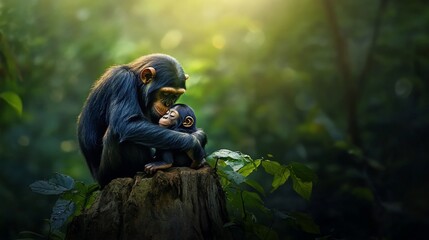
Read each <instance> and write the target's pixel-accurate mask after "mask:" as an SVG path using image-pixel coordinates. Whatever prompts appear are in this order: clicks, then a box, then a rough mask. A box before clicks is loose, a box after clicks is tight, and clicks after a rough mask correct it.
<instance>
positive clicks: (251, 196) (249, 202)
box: [242, 190, 267, 212]
mask: <svg viewBox="0 0 429 240" xmlns="http://www.w3.org/2000/svg"><path fill="white" fill-rule="evenodd" d="M242 197H243V201H244V205H245V206H246V208H254V209H260V210H262V211H263V212H267V208H266V207H265V206H264V201H262V199H261V197H260V196H259V194H257V193H254V192H249V191H245V190H243V192H242Z"/></svg>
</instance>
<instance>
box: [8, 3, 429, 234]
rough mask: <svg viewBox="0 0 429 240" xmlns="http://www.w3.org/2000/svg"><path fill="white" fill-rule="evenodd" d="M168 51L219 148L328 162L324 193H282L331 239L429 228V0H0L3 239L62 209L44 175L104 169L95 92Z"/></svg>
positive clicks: (275, 202)
mask: <svg viewBox="0 0 429 240" xmlns="http://www.w3.org/2000/svg"><path fill="white" fill-rule="evenodd" d="M154 52H162V53H167V54H170V55H172V56H174V57H175V58H177V59H178V60H179V61H180V62H181V63H182V65H183V67H184V69H185V71H186V73H188V74H189V75H190V76H191V78H190V80H188V92H187V93H186V94H185V95H184V96H183V97H182V98H181V99H180V100H179V102H183V103H187V104H189V105H191V106H192V107H193V108H194V109H195V110H196V114H197V116H198V118H199V119H198V123H199V127H201V128H203V129H204V130H205V131H206V132H207V134H208V137H209V144H208V147H207V152H208V153H211V152H213V151H215V150H218V149H221V148H227V149H231V150H237V151H241V152H243V153H246V154H249V155H251V156H252V157H254V158H260V157H271V156H272V157H271V158H272V159H275V160H277V161H279V162H281V163H284V164H286V163H290V162H301V163H304V164H306V165H307V166H309V167H310V168H312V169H313V170H314V171H315V172H316V173H317V175H318V182H317V183H316V184H315V186H314V190H313V195H312V198H311V200H310V201H309V202H305V201H303V200H302V199H300V198H299V197H298V196H297V195H296V194H294V193H293V191H292V190H291V187H288V186H285V187H282V188H280V189H278V190H277V191H276V192H274V193H273V194H272V195H271V196H270V197H269V198H267V199H265V201H266V204H267V205H269V206H270V207H274V208H277V209H285V210H288V211H290V210H299V211H304V212H308V213H309V214H311V215H312V216H313V218H314V220H315V221H316V222H317V223H318V224H319V226H320V228H321V232H322V235H321V236H330V237H331V238H332V239H370V238H372V239H417V238H419V237H418V236H427V229H428V227H429V219H428V216H429V191H428V190H427V189H428V186H429V174H428V173H427V172H428V170H429V159H428V148H429V147H428V146H429V125H428V124H429V4H428V2H427V1H424V0H420V1H419V0H408V1H401V0H390V1H389V0H341V1H340V0H295V1H293V0H253V1H245V0H205V1H198V0H183V1H167V0H158V1H144V0H123V1H116V0H115V1H114V0H106V1H85V0H62V1H59V0H25V1H24V0H0V159H1V162H0V199H1V207H0V238H1V239H13V238H16V237H17V236H18V233H19V232H20V231H22V230H33V231H38V230H39V229H41V228H42V225H43V219H45V218H49V216H50V212H51V207H52V205H53V202H54V201H55V199H54V198H52V199H51V198H46V197H44V196H41V195H37V194H35V193H32V192H31V191H30V189H29V188H28V185H29V184H30V183H32V182H34V181H36V180H40V179H47V178H48V177H50V176H51V175H52V174H53V173H54V172H60V173H64V174H68V175H70V176H72V177H73V178H75V179H78V180H82V181H84V182H86V183H90V182H92V181H93V180H92V179H91V177H90V174H89V171H88V169H87V167H86V164H85V162H84V159H83V156H82V155H81V154H80V152H79V149H78V145H77V141H76V118H77V116H78V114H79V112H80V109H81V107H82V105H83V102H84V100H85V98H86V96H87V94H88V92H89V89H90V87H91V85H92V84H93V82H94V81H95V80H96V79H97V78H98V77H99V76H100V75H101V74H102V73H103V71H104V70H105V69H106V68H107V67H109V66H111V65H115V64H122V63H128V62H130V61H131V60H133V59H135V58H137V57H139V56H141V55H145V54H148V53H154ZM21 101H22V111H21V110H20V102H21ZM260 181H261V182H263V181H264V179H260ZM289 185H290V184H289ZM279 229H280V233H281V234H282V236H283V237H282V238H283V239H287V238H288V237H291V236H292V234H291V232H290V231H289V230H288V229H287V228H282V227H279ZM422 234H424V235H422ZM307 237H310V238H316V237H319V236H307Z"/></svg>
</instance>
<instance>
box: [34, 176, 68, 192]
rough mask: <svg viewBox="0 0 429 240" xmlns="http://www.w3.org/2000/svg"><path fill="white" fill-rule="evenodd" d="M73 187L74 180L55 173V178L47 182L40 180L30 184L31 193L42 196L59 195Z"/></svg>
mask: <svg viewBox="0 0 429 240" xmlns="http://www.w3.org/2000/svg"><path fill="white" fill-rule="evenodd" d="M73 187H74V179H73V178H71V177H69V176H67V175H63V174H60V173H56V174H55V176H54V177H53V178H51V179H49V180H48V181H44V180H41V181H36V182H34V183H32V184H30V188H31V190H32V191H33V192H36V193H40V194H44V195H59V194H62V193H64V192H66V191H69V190H71V189H73Z"/></svg>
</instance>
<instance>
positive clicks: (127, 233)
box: [66, 167, 230, 240]
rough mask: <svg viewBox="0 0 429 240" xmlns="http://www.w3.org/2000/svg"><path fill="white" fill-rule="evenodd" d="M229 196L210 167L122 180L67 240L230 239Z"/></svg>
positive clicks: (73, 226) (79, 218) (77, 219)
mask: <svg viewBox="0 0 429 240" xmlns="http://www.w3.org/2000/svg"><path fill="white" fill-rule="evenodd" d="M227 218H228V216H227V211H226V207H225V195H224V192H223V190H222V188H221V186H220V184H219V181H218V178H217V176H216V174H215V173H214V172H213V170H212V169H211V168H210V167H204V168H201V169H199V170H193V169H189V168H170V169H168V170H165V171H158V172H157V173H156V174H155V175H154V176H153V177H145V176H144V174H137V175H136V176H135V177H134V178H118V179H115V180H113V181H112V182H111V183H109V184H108V185H107V186H106V187H105V188H104V189H103V190H102V191H101V193H100V194H99V195H98V196H97V198H96V200H95V203H94V204H93V205H92V206H91V207H90V208H89V209H88V210H87V211H86V212H85V213H83V214H81V215H79V216H77V217H75V218H74V219H73V220H72V222H71V223H70V224H69V226H68V231H67V236H66V239H152V240H156V239H159V240H166V239H229V238H230V237H229V234H228V233H227V231H226V230H225V228H224V227H223V225H224V224H225V223H226V221H227Z"/></svg>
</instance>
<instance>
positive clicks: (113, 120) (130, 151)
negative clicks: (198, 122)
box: [77, 54, 205, 187]
mask: <svg viewBox="0 0 429 240" xmlns="http://www.w3.org/2000/svg"><path fill="white" fill-rule="evenodd" d="M146 67H153V68H155V70H156V77H155V79H154V80H153V81H151V82H150V83H148V84H143V83H142V81H141V80H140V72H141V71H143V69H145V68H146ZM162 87H182V88H185V75H184V72H183V70H182V67H181V66H180V64H179V63H178V62H177V61H176V60H175V59H174V58H172V57H170V56H168V55H163V54H153V55H147V56H143V57H141V58H139V59H137V60H135V61H134V62H132V63H130V64H126V65H121V66H115V67H111V68H109V69H108V70H107V71H106V72H105V73H104V75H103V76H102V77H101V78H100V79H99V80H98V81H97V82H96V83H95V85H94V87H93V88H92V90H91V92H90V94H89V96H88V98H87V100H86V102H85V105H84V107H83V109H82V112H81V114H80V115H79V118H78V128H77V132H78V139H79V145H80V148H81V151H82V153H83V155H84V156H85V158H86V161H87V164H88V166H89V169H90V170H91V174H92V176H93V177H94V178H95V179H96V180H97V181H98V182H99V183H100V185H101V186H102V187H103V186H104V185H106V184H107V183H109V182H110V181H111V180H112V179H114V178H117V177H132V176H134V174H135V173H136V172H137V171H143V170H144V166H145V164H146V163H148V162H150V161H151V159H152V153H151V150H150V149H151V148H156V149H171V150H179V151H188V150H192V152H193V156H194V158H195V159H198V160H200V159H203V158H204V150H203V148H202V147H201V146H200V144H199V141H198V139H201V138H202V136H205V134H204V132H202V131H197V132H196V133H195V134H194V135H190V134H186V133H181V132H177V131H171V130H168V129H165V128H162V127H160V126H158V125H157V124H154V123H158V120H159V117H157V116H156V115H155V114H154V112H153V111H152V104H153V101H154V94H155V93H156V92H157V90H159V89H160V88H162Z"/></svg>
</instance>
